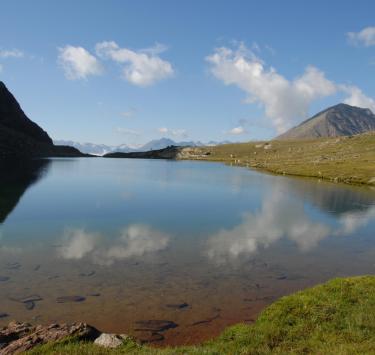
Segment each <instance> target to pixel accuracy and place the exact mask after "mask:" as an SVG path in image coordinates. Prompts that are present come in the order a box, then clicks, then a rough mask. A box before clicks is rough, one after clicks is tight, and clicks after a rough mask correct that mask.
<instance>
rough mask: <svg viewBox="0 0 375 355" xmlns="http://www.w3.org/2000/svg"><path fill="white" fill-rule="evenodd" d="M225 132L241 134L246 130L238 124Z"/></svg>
mask: <svg viewBox="0 0 375 355" xmlns="http://www.w3.org/2000/svg"><path fill="white" fill-rule="evenodd" d="M227 133H228V134H231V135H234V136H236V135H241V134H244V133H246V130H245V128H244V127H242V126H238V127H234V128H232V129H231V130H229V131H228V132H227Z"/></svg>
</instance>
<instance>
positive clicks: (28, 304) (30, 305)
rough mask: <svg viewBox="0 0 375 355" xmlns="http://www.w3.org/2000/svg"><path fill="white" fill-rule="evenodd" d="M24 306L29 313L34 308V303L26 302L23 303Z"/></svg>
mask: <svg viewBox="0 0 375 355" xmlns="http://www.w3.org/2000/svg"><path fill="white" fill-rule="evenodd" d="M24 305H25V308H26V309H27V310H28V311H31V310H32V309H34V308H35V302H34V301H27V302H24Z"/></svg>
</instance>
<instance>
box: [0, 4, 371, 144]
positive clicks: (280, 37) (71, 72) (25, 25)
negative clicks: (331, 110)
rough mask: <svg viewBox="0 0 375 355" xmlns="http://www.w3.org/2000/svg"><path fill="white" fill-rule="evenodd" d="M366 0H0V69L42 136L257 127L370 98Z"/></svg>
mask: <svg viewBox="0 0 375 355" xmlns="http://www.w3.org/2000/svg"><path fill="white" fill-rule="evenodd" d="M374 13H375V3H374V2H373V1H365V0H363V1H360V2H358V1H310V2H306V1H288V0H285V1H276V0H275V1H213V0H211V1H209V0H206V1H157V0H154V1H151V0H149V1H142V0H141V1H110V0H107V1H95V2H93V1H59V2H58V1H38V0H35V1H26V0H24V1H19V0H12V1H1V4H0V80H2V81H4V82H5V83H6V85H7V86H8V87H9V89H10V90H11V91H12V92H13V93H14V94H15V96H16V97H17V99H18V100H19V101H20V103H21V105H22V107H23V108H24V110H25V111H26V113H27V114H28V115H29V117H30V118H31V119H33V120H34V121H35V122H37V123H38V124H40V125H41V126H42V127H43V128H44V129H45V130H47V131H48V132H49V134H50V135H51V136H52V137H53V138H55V139H70V140H74V141H78V142H93V143H105V144H122V143H130V144H139V143H144V142H147V141H148V140H150V139H153V138H160V137H162V136H168V137H171V138H172V139H175V140H177V141H179V140H202V141H208V140H233V141H248V140H254V139H267V138H271V137H273V136H275V135H276V134H277V133H279V132H282V131H283V130H285V129H287V128H289V127H291V126H293V125H295V124H297V123H298V122H300V121H302V120H303V119H305V118H306V117H308V116H309V115H310V114H313V113H316V112H317V111H319V110H321V109H323V108H325V107H327V106H329V105H334V104H336V103H338V102H342V101H345V102H347V103H349V104H353V105H357V106H362V107H369V108H371V109H373V110H375V101H374V98H375V80H374V78H375V20H374Z"/></svg>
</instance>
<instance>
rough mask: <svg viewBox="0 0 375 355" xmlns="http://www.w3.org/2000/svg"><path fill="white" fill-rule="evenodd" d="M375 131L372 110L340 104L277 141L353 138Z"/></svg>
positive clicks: (374, 119) (295, 128) (281, 136)
mask: <svg viewBox="0 0 375 355" xmlns="http://www.w3.org/2000/svg"><path fill="white" fill-rule="evenodd" d="M373 130H375V115H374V114H373V113H372V112H371V110H370V109H366V108H360V107H354V106H350V105H346V104H338V105H336V106H333V107H330V108H328V109H326V110H324V111H322V112H319V113H318V114H317V115H315V116H313V117H311V118H309V119H308V120H306V121H304V122H302V123H301V124H300V125H298V126H296V127H294V128H292V129H290V130H289V131H287V132H285V133H283V134H282V135H280V136H278V137H276V139H304V138H319V137H339V136H351V135H354V134H360V133H364V132H368V131H373Z"/></svg>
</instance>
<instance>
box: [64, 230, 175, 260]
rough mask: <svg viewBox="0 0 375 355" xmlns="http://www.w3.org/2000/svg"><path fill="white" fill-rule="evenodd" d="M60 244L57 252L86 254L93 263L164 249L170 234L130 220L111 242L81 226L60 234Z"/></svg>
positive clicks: (69, 255)
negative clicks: (61, 241) (61, 238)
mask: <svg viewBox="0 0 375 355" xmlns="http://www.w3.org/2000/svg"><path fill="white" fill-rule="evenodd" d="M64 240H65V242H64V245H63V246H62V247H61V249H60V251H59V255H60V256H61V257H62V258H64V259H82V258H84V257H90V258H91V259H92V261H93V262H94V263H97V264H100V265H111V264H113V263H114V262H115V261H116V260H123V259H127V258H131V257H140V256H143V255H145V254H149V253H155V252H158V251H161V250H164V249H165V248H166V247H167V246H168V244H169V241H170V237H169V236H168V235H167V234H166V233H164V232H161V231H158V230H155V229H152V228H151V227H149V226H147V225H142V224H133V225H130V226H128V227H127V228H124V229H123V230H122V232H121V235H120V237H119V238H117V239H115V241H114V242H113V243H111V245H107V244H105V242H106V240H105V238H104V237H103V236H101V235H100V234H98V233H91V232H86V231H85V230H83V229H79V228H78V229H69V230H67V231H66V233H65V236H64Z"/></svg>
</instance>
